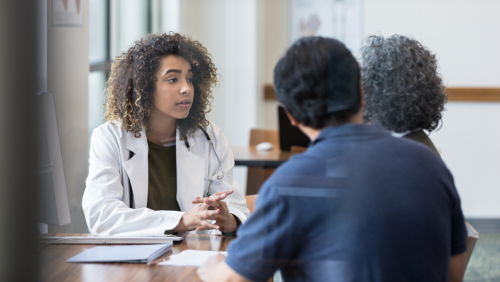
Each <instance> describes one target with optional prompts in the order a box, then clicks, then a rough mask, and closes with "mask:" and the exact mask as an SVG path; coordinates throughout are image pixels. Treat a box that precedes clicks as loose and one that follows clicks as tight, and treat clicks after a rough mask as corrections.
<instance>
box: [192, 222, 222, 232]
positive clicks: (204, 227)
mask: <svg viewBox="0 0 500 282" xmlns="http://www.w3.org/2000/svg"><path fill="white" fill-rule="evenodd" d="M199 224H200V225H199V226H198V227H197V228H196V231H202V230H210V229H217V230H219V229H220V227H219V226H218V225H215V224H212V223H210V222H208V221H207V220H205V219H202V220H201V221H200V223H199Z"/></svg>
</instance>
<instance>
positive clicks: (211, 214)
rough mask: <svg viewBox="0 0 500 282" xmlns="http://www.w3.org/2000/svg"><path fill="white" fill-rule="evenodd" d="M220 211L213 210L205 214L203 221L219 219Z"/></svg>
mask: <svg viewBox="0 0 500 282" xmlns="http://www.w3.org/2000/svg"><path fill="white" fill-rule="evenodd" d="M219 214H220V210H213V211H207V212H205V215H204V217H203V218H204V219H213V220H217V219H218V218H219Z"/></svg>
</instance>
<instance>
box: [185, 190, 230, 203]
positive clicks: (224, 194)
mask: <svg viewBox="0 0 500 282" xmlns="http://www.w3.org/2000/svg"><path fill="white" fill-rule="evenodd" d="M233 193H234V190H227V191H223V192H217V193H215V194H213V195H211V196H210V197H208V199H211V200H214V201H221V200H224V199H225V198H226V197H227V196H229V195H231V194H233ZM205 199H207V198H202V197H196V198H194V200H193V201H192V203H193V204H201V203H203V202H204V201H205Z"/></svg>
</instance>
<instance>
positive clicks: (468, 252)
mask: <svg viewBox="0 0 500 282" xmlns="http://www.w3.org/2000/svg"><path fill="white" fill-rule="evenodd" d="M465 227H466V228H467V247H466V249H465V268H466V269H467V265H468V264H469V260H470V257H471V256H472V251H474V247H475V246H476V242H477V239H479V233H477V231H476V229H474V227H472V225H470V224H469V223H468V222H467V221H466V222H465Z"/></svg>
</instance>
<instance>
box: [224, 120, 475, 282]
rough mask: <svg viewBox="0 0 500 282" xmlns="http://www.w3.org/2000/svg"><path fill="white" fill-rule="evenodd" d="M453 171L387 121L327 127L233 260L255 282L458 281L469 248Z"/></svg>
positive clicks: (248, 230)
mask: <svg viewBox="0 0 500 282" xmlns="http://www.w3.org/2000/svg"><path fill="white" fill-rule="evenodd" d="M466 240H467V235H466V229H465V225H464V218H463V215H462V210H461V207H460V198H459V196H458V194H457V191H456V189H455V186H454V183H453V177H452V175H451V174H450V172H449V170H448V169H447V168H446V166H445V164H444V163H443V162H442V161H441V159H440V158H439V157H438V156H436V154H435V153H434V152H432V151H431V150H429V149H428V148H427V147H425V146H423V145H421V144H418V143H415V142H413V141H410V140H406V139H399V138H394V137H392V136H391V135H390V134H389V133H387V132H386V131H384V130H383V129H382V128H381V127H380V126H374V125H362V124H347V125H343V126H340V127H331V128H326V129H324V130H322V131H321V133H320V135H319V136H318V138H317V139H316V140H315V141H314V142H313V143H312V144H311V145H310V147H309V149H308V150H307V151H306V152H305V153H303V154H300V155H296V156H294V157H292V158H291V159H290V160H289V161H288V162H287V163H285V164H283V165H282V166H281V167H280V168H279V169H278V170H276V172H275V173H274V174H273V175H272V176H271V177H270V178H269V180H268V181H266V183H264V185H263V186H262V188H261V190H260V194H259V197H258V199H257V203H256V210H255V213H254V214H253V215H252V216H251V217H250V218H249V219H248V221H247V222H246V223H245V224H243V225H242V226H241V227H240V229H239V230H238V238H237V239H235V240H233V242H231V244H230V246H229V248H228V252H229V255H228V257H227V259H226V263H227V264H228V265H229V266H230V267H231V268H232V269H234V270H235V271H236V272H238V273H239V274H240V275H243V276H244V277H246V278H248V279H250V280H253V281H266V280H267V279H268V278H269V277H271V275H272V274H273V272H274V271H275V270H277V269H280V270H281V273H282V275H283V277H284V279H285V281H398V282H399V281H448V271H449V258H450V256H452V255H456V254H460V253H463V252H465V247H466Z"/></svg>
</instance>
